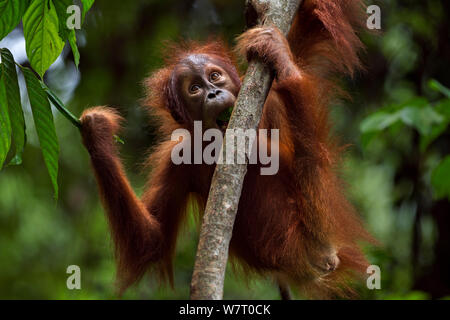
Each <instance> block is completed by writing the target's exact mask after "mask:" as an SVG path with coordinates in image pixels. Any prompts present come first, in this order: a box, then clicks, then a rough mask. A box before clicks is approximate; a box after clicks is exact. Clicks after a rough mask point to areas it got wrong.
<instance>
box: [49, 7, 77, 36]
mask: <svg viewBox="0 0 450 320" xmlns="http://www.w3.org/2000/svg"><path fill="white" fill-rule="evenodd" d="M53 4H54V5H55V10H56V14H57V15H58V22H59V27H58V32H59V36H60V38H61V39H62V40H63V41H66V40H67V39H68V38H69V34H70V32H71V31H72V30H70V29H69V28H68V27H67V18H68V17H69V14H68V13H67V8H68V7H69V6H71V5H73V0H53Z"/></svg>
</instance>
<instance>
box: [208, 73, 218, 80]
mask: <svg viewBox="0 0 450 320" xmlns="http://www.w3.org/2000/svg"><path fill="white" fill-rule="evenodd" d="M219 78H220V73H219V72H217V71H215V72H213V73H211V74H210V76H209V79H211V81H217V80H218V79H219Z"/></svg>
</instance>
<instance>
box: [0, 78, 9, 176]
mask: <svg viewBox="0 0 450 320" xmlns="http://www.w3.org/2000/svg"><path fill="white" fill-rule="evenodd" d="M4 79H5V77H4V74H3V71H2V70H1V69H0V169H1V168H2V167H3V163H4V162H5V159H6V156H7V155H8V151H9V148H10V147H11V122H10V120H9V115H8V98H7V96H6V88H5V80H4Z"/></svg>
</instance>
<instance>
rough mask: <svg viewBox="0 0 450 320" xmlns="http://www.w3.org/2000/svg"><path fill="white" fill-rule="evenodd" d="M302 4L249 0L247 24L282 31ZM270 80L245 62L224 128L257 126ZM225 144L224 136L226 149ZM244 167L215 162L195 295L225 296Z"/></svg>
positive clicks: (268, 73)
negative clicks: (246, 67)
mask: <svg viewBox="0 0 450 320" xmlns="http://www.w3.org/2000/svg"><path fill="white" fill-rule="evenodd" d="M300 3H301V0H247V3H246V5H247V25H248V26H253V25H254V24H256V23H257V24H262V25H264V26H271V25H272V26H276V27H278V28H279V29H280V30H281V32H283V33H284V34H285V35H286V34H287V33H288V31H289V28H290V26H291V24H292V20H293V18H294V16H295V13H296V12H297V9H298V7H299V5H300ZM255 22H256V23H255ZM272 80H273V78H272V76H271V71H270V69H269V68H268V67H267V66H266V65H265V64H263V63H262V62H260V61H256V60H255V61H250V62H249V65H248V69H247V73H246V75H245V78H244V81H243V83H242V87H241V90H240V92H239V95H238V97H237V101H236V105H235V108H234V110H233V114H232V116H231V119H230V122H229V125H228V129H236V128H239V129H243V130H244V131H245V130H248V129H254V130H256V129H257V128H258V124H259V121H260V119H261V114H262V109H263V106H264V102H265V100H266V98H267V94H268V93H269V89H270V87H271V85H272ZM236 140H237V139H233V141H230V142H229V143H233V144H234V147H235V149H234V150H237V141H236ZM226 143H227V140H226V138H225V139H224V142H223V149H224V150H225V149H226V148H225V145H226ZM246 172H247V164H236V163H235V164H226V163H224V164H218V165H217V166H216V169H215V172H214V175H213V178H212V182H211V189H210V191H209V197H208V201H207V203H206V209H205V214H204V216H203V222H202V227H201V231H200V239H199V243H198V248H197V256H196V261H195V266H194V272H193V276H192V282H191V299H193V300H220V299H222V298H223V284H224V278H225V269H226V265H227V260H228V248H229V244H230V240H231V235H232V231H233V224H234V220H235V217H236V212H237V209H238V204H239V198H240V196H241V191H242V184H243V181H244V177H245V174H246Z"/></svg>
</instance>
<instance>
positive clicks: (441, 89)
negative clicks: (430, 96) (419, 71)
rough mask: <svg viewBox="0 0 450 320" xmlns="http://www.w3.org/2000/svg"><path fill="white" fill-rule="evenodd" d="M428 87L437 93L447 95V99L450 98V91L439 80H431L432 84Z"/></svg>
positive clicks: (429, 83)
mask: <svg viewBox="0 0 450 320" xmlns="http://www.w3.org/2000/svg"><path fill="white" fill-rule="evenodd" d="M428 86H429V87H430V88H431V89H432V90H434V91H437V92H440V93H442V94H443V95H445V96H446V97H447V98H450V89H449V88H447V87H445V86H444V85H442V84H441V83H439V82H438V81H437V80H434V79H433V80H430V82H428Z"/></svg>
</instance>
